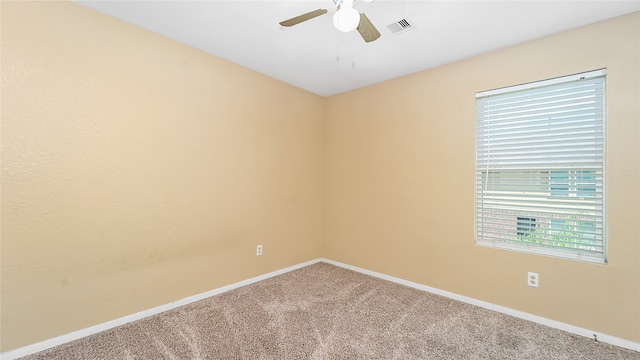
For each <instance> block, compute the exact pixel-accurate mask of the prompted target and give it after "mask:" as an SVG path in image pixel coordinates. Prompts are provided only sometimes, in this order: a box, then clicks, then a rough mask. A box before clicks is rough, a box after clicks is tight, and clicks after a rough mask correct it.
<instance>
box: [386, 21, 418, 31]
mask: <svg viewBox="0 0 640 360" xmlns="http://www.w3.org/2000/svg"><path fill="white" fill-rule="evenodd" d="M387 28H389V30H391V32H392V33H394V34H399V33H401V32H406V31H409V30H412V29H415V28H416V24H415V23H414V22H413V20H411V19H409V18H408V17H404V18H402V19H400V20H398V21H396V22H394V23H393V24H389V25H387Z"/></svg>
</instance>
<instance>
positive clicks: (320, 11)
mask: <svg viewBox="0 0 640 360" xmlns="http://www.w3.org/2000/svg"><path fill="white" fill-rule="evenodd" d="M326 13H327V9H318V10H313V11H310V12H308V13H306V14H302V15H298V16H296V17H293V18H291V19H288V20H285V21H281V22H280V25H282V26H286V27H289V26H293V25H297V24H300V23H301V22H303V21H307V20H310V19H313V18H314V17H318V16H320V15H323V14H326Z"/></svg>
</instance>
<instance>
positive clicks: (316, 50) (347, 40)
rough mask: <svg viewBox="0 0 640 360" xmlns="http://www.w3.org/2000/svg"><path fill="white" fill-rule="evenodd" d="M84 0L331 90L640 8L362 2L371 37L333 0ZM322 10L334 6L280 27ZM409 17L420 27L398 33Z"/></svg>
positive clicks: (626, 4) (581, 2)
mask: <svg viewBox="0 0 640 360" xmlns="http://www.w3.org/2000/svg"><path fill="white" fill-rule="evenodd" d="M77 2H78V3H80V4H82V5H85V6H87V7H90V8H93V9H95V10H98V11H100V12H103V13H106V14H109V15H112V16H114V17H116V18H119V19H122V20H124V21H126V22H129V23H132V24H135V25H138V26H140V27H142V28H145V29H148V30H151V31H153V32H156V33H158V34H161V35H164V36H166V37H168V38H171V39H174V40H177V41H179V42H181V43H184V44H187V45H190V46H193V47H195V48H198V49H201V50H203V51H205V52H207V53H210V54H213V55H216V56H219V57H221V58H224V59H227V60H230V61H233V62H235V63H237V64H240V65H242V66H245V67H248V68H250V69H253V70H255V71H258V72H260V73H263V74H266V75H268V76H271V77H274V78H276V79H279V80H282V81H284V82H287V83H289V84H292V85H294V86H297V87H299V88H302V89H305V90H308V91H310V92H313V93H316V94H318V95H321V96H329V95H333V94H337V93H341V92H344V91H348V90H352V89H356V88H359V87H363V86H367V85H370V84H374V83H377V82H381V81H384V80H388V79H392V78H396V77H399V76H402V75H407V74H410V73H414V72H417V71H420V70H424V69H428V68H432V67H435V66H439V65H443V64H446V63H450V62H453V61H456V60H460V59H464V58H468V57H471V56H474V55H478V54H481V53H485V52H488V51H492V50H496V49H499V48H504V47H507V46H510V45H514V44H518V43H522V42H525V41H529V40H532V39H536V38H540V37H543V36H546V35H550V34H553V33H557V32H561V31H565V30H568V29H572V28H575V27H579V26H583V25H586V24H590V23H594V22H598V21H602V20H605V19H608V18H612V17H616V16H620V15H623V14H627V13H631V12H635V11H640V0H626V1H611V0H608V1H607V0H605V1H592V0H562V1H558V0H556V1H541V0H510V1H507V0H502V1H483V0H475V1H457V0H448V1H447V0H441V1H395V0H376V1H374V2H371V3H367V2H364V1H362V0H357V1H356V2H355V8H356V9H357V10H358V11H360V12H364V13H365V14H366V15H367V16H368V17H369V19H370V20H371V22H372V23H373V24H374V25H375V26H376V27H377V28H378V30H379V31H380V33H381V34H382V36H381V37H380V38H379V39H378V40H376V41H374V42H371V43H365V42H364V41H363V40H362V38H361V37H360V35H359V34H358V32H357V31H353V32H350V33H341V32H339V31H337V30H336V29H335V28H334V27H333V23H332V16H333V12H334V9H333V1H332V0H321V1H316V0H297V1H265V0H262V1H239V0H236V1H211V0H209V1H149V0H146V1H131V0H129V1H115V0H98V1H95V0H92V1H77ZM318 8H323V9H328V10H329V12H328V13H327V14H325V15H322V16H320V17H317V18H315V19H312V20H309V21H306V22H304V23H301V24H298V25H296V26H293V27H290V28H283V27H281V26H280V25H279V24H278V23H279V22H280V21H282V20H286V19H288V18H291V17H294V16H297V15H300V14H303V13H306V12H309V11H312V10H315V9H318ZM405 17H408V18H409V19H410V20H412V21H413V22H414V23H415V25H416V26H415V28H414V29H412V30H410V31H407V32H404V33H399V34H393V33H391V31H390V30H389V29H388V28H387V25H389V24H391V23H394V22H396V21H397V20H400V19H402V18H405ZM639 31H640V29H639ZM549 55H552V54H549Z"/></svg>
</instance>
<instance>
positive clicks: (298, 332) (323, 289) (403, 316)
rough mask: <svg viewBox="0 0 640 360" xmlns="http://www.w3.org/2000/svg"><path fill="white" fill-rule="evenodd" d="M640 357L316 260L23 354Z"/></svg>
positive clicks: (55, 356) (66, 357)
mask: <svg viewBox="0 0 640 360" xmlns="http://www.w3.org/2000/svg"><path fill="white" fill-rule="evenodd" d="M23 359H25V360H36V359H64V360H73V359H82V360H85V359H265V360H266V359H403V360H408V359H447V360H452V359H554V360H556V359H557V360H560V359H567V360H575V359H594V360H596V359H597V360H604V359H607V360H608V359H612V360H613V359H635V360H638V359H640V353H638V352H635V351H632V350H628V349H624V348H620V347H616V346H613V345H609V344H605V343H600V342H596V341H594V340H593V339H589V338H585V337H581V336H577V335H573V334H570V333H566V332H563V331H560V330H556V329H553V328H549V327H546V326H543V325H539V324H536V323H532V322H529V321H526V320H522V319H518V318H515V317H512V316H509V315H505V314H501V313H497V312H493V311H491V310H487V309H484V308H479V307H476V306H473V305H469V304H466V303H463V302H459V301H456V300H451V299H449V298H445V297H442V296H438V295H434V294H431V293H426V292H423V291H420V290H417V289H413V288H410V287H406V286H403V285H399V284H396V283H392V282H388V281H385V280H381V279H378V278H375V277H371V276H368V275H364V274H360V273H357V272H354V271H351V270H347V269H343V268H340V267H337V266H333V265H330V264H326V263H317V264H314V265H310V266H307V267H304V268H302V269H298V270H295V271H291V272H288V273H286V274H283V275H279V276H276V277H273V278H270V279H266V280H263V281H260V282H258V283H254V284H251V285H247V286H244V287H241V288H238V289H235V290H232V291H229V292H226V293H223V294H220V295H217V296H214V297H211V298H207V299H204V300H201V301H198V302H195V303H192V304H189V305H186V306H183V307H180V308H177V309H174V310H171V311H167V312H164V313H161V314H158V315H154V316H152V317H149V318H145V319H142V320H139V321H136V322H133V323H129V324H126V325H123V326H119V327H117V328H113V329H110V330H107V331H104V332H101V333H98V334H95V335H92V336H88V337H86V338H83V339H80V340H76V341H73V342H70V343H67V344H64V345H60V346H58V347H55V348H51V349H48V350H46V351H43V352H40V353H36V354H33V355H29V356H27V357H24V358H23Z"/></svg>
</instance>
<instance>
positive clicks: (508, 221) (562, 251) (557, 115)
mask: <svg viewBox="0 0 640 360" xmlns="http://www.w3.org/2000/svg"><path fill="white" fill-rule="evenodd" d="M605 76H606V71H605V70H597V71H592V72H588V73H582V74H576V75H571V76H566V77H562V78H556V79H551V80H545V81H539V82H535V83H530V84H524V85H518V86H513V87H508V88H502V89H497V90H490V91H485V92H481V93H478V94H476V181H475V193H476V199H475V200H476V206H475V232H476V244H478V245H483V246H490V247H495V248H502V249H509V250H516V251H525V252H531V253H537V254H543V255H550V256H558V257H565V258H572V259H579V260H585V261H592V262H598V263H606V242H605V234H606V232H605V224H606V222H605V212H604V203H605V191H604V148H605V147H604V140H605V137H604V130H605V125H604V122H605V111H604V109H605V104H604V103H605V96H604V91H605Z"/></svg>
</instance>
